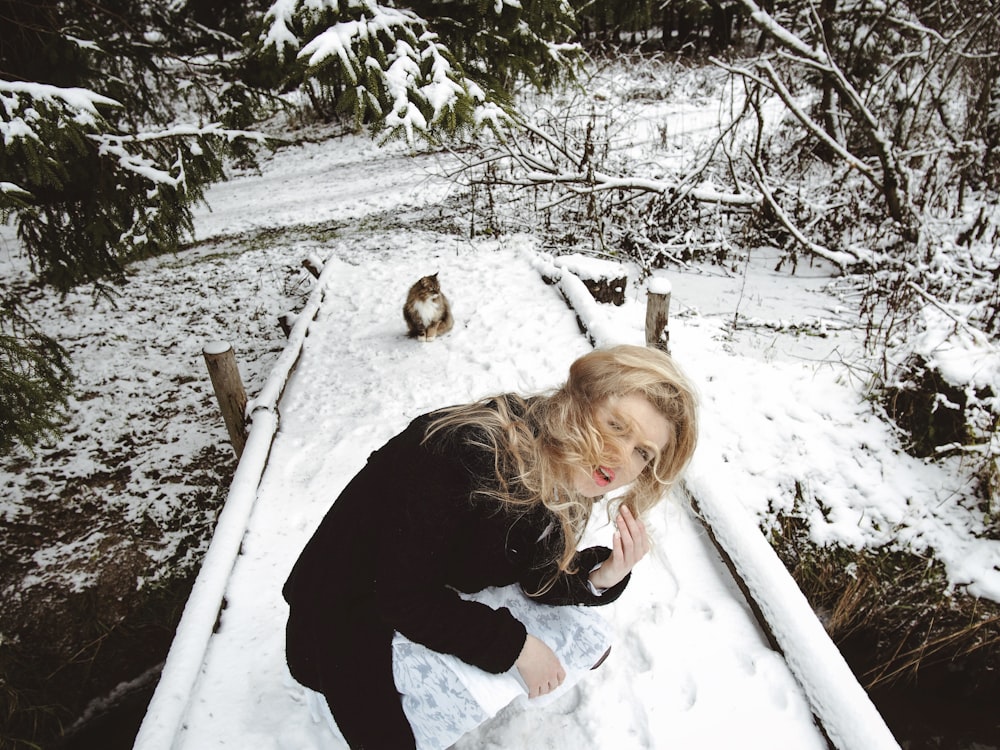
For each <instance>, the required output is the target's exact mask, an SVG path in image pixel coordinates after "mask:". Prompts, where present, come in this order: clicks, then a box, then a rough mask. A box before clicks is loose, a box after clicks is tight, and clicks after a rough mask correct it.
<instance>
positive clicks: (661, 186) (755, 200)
mask: <svg viewBox="0 0 1000 750" xmlns="http://www.w3.org/2000/svg"><path fill="white" fill-rule="evenodd" d="M520 127H522V128H523V129H524V130H525V131H527V132H528V133H530V134H531V135H534V136H535V137H536V138H538V139H540V140H541V141H542V142H543V143H544V144H545V145H547V146H548V147H549V148H550V149H551V151H552V152H553V153H554V154H557V155H559V156H560V157H561V159H560V160H561V161H565V162H568V163H570V164H573V165H578V164H581V163H583V161H584V158H583V155H582V154H576V153H574V152H573V151H572V150H571V149H570V148H569V147H568V146H566V145H564V144H562V143H559V142H558V141H557V140H556V139H555V138H553V137H552V136H551V135H550V134H549V133H547V132H545V131H544V130H542V129H541V128H539V127H537V126H535V125H533V124H531V123H527V122H522V123H520ZM501 148H502V149H503V150H504V155H505V157H508V158H510V159H511V160H513V161H514V163H516V164H517V165H519V166H520V167H521V169H522V173H521V177H520V178H517V177H512V178H510V179H509V180H508V182H509V183H510V184H512V185H518V186H522V187H532V186H540V185H562V186H564V187H565V189H566V191H567V192H566V194H565V195H564V196H563V197H561V198H556V199H554V200H553V201H552V202H550V204H549V206H546V207H545V208H548V207H551V206H552V205H556V204H558V203H560V202H562V201H564V200H567V199H569V198H571V197H575V196H581V195H588V194H596V193H601V192H605V191H613V190H620V191H626V192H637V193H656V194H660V195H673V196H674V197H675V198H677V199H681V198H692V199H694V200H696V201H698V202H701V203H714V204H721V205H726V206H738V207H748V206H756V205H759V204H760V202H761V197H760V196H759V195H756V194H753V193H733V192H726V191H721V190H718V189H716V188H715V187H713V186H712V185H710V184H702V185H700V186H697V187H694V186H688V185H686V184H685V183H683V182H670V181H665V180H656V179H652V178H644V177H616V176H613V175H609V174H605V173H603V172H601V171H599V170H595V169H588V170H586V171H579V170H567V169H565V168H564V167H562V166H560V165H559V164H557V163H555V162H554V161H552V160H550V159H548V158H546V157H544V156H542V155H540V154H538V153H534V152H532V151H531V150H530V149H528V148H526V147H524V146H523V145H522V143H521V141H520V140H519V139H518V138H517V137H516V136H514V135H511V137H510V138H508V140H507V142H506V143H505V144H504V145H503V146H502V147H501Z"/></svg>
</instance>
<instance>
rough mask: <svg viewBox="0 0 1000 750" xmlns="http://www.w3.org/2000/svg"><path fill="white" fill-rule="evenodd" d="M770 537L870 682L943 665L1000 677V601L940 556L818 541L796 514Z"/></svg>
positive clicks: (893, 679)
mask: <svg viewBox="0 0 1000 750" xmlns="http://www.w3.org/2000/svg"><path fill="white" fill-rule="evenodd" d="M771 543H772V545H773V546H774V548H775V550H776V551H777V552H778V555H779V556H780V557H781V559H782V561H783V562H784V563H785V566H786V567H787V568H788V569H789V571H790V572H791V573H792V576H793V577H794V578H795V580H796V582H797V583H798V585H799V588H800V589H801V590H802V592H803V594H805V596H806V598H807V599H808V600H809V602H810V604H811V605H812V607H813V610H814V611H815V612H816V613H817V614H818V616H819V617H820V619H821V620H822V622H823V624H824V626H825V627H826V630H827V632H828V633H829V634H830V636H831V637H832V638H833V640H834V641H835V642H836V643H837V645H838V646H839V647H840V648H841V650H842V651H843V652H844V654H845V657H847V659H848V661H849V662H850V663H851V666H852V668H853V669H854V671H855V673H856V674H857V675H858V677H859V679H860V680H861V682H862V683H863V684H865V686H866V687H868V688H870V689H871V688H875V687H877V686H881V685H891V684H893V683H895V682H896V681H899V680H903V679H907V680H916V679H917V678H918V677H919V676H920V675H921V673H922V672H925V671H926V670H928V669H929V668H932V667H935V666H941V665H947V668H948V670H949V671H963V672H965V673H966V674H967V676H968V677H971V678H972V680H973V681H975V680H986V681H991V682H996V681H997V675H1000V605H998V604H996V603H995V602H990V601H986V600H983V599H979V598H977V597H973V596H970V595H968V594H966V593H964V592H963V591H961V590H954V589H952V588H951V587H950V586H949V585H948V581H947V579H946V577H945V574H944V567H943V565H942V564H941V563H940V562H938V561H936V560H934V559H933V558H931V557H925V556H922V555H919V554H916V553H914V552H910V551H903V550H899V549H893V548H890V547H881V548H876V549H868V548H865V549H861V550H853V549H846V548H843V547H818V546H816V545H815V544H814V543H813V542H811V541H810V540H809V538H808V528H807V526H806V524H805V522H804V521H803V520H802V519H799V518H796V517H792V516H783V517H780V518H779V519H778V523H777V525H776V526H775V527H774V528H773V529H772V532H771Z"/></svg>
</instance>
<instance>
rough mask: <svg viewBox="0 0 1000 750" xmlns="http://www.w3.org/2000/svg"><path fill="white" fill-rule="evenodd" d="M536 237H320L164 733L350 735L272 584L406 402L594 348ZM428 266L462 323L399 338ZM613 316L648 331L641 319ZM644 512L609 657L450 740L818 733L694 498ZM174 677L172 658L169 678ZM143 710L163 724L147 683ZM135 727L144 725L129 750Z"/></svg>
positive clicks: (641, 744)
mask: <svg viewBox="0 0 1000 750" xmlns="http://www.w3.org/2000/svg"><path fill="white" fill-rule="evenodd" d="M530 245H531V242H530V240H528V239H511V240H509V241H504V242H499V243H496V242H491V243H485V244H477V245H476V246H474V247H472V246H468V245H467V244H466V243H464V242H463V241H461V240H457V239H451V240H442V238H441V237H440V236H435V235H428V234H426V233H421V232H408V231H400V232H397V233H394V234H392V235H389V236H387V237H384V238H383V241H382V242H381V243H380V247H382V249H383V252H384V255H383V256H382V257H381V258H380V259H379V260H378V262H371V260H370V259H369V257H368V253H367V252H366V251H370V250H374V248H369V247H364V248H359V247H357V246H354V247H353V248H351V249H347V248H346V247H345V246H344V245H342V244H340V243H335V244H334V246H333V247H332V248H331V254H330V257H329V259H328V260H327V265H328V268H327V269H326V270H325V271H324V275H323V281H324V282H325V283H326V284H327V288H328V291H327V292H326V294H324V295H323V303H322V306H321V308H320V309H319V315H318V317H317V319H316V320H315V321H314V322H313V323H312V324H311V325H310V326H309V334H308V337H306V339H305V342H304V344H303V348H302V355H301V358H300V359H299V362H298V365H297V368H296V370H295V372H294V374H293V376H292V378H291V380H290V382H289V383H288V385H287V387H286V389H285V392H284V396H283V397H282V400H281V402H280V404H279V407H278V411H279V413H280V427H279V429H278V433H277V435H276V438H275V442H274V445H273V448H272V450H271V453H270V456H269V458H268V462H267V468H266V469H265V471H264V475H263V480H262V482H261V484H260V488H259V490H258V491H257V499H256V504H255V506H254V508H253V512H252V515H251V518H250V521H249V526H248V530H247V534H246V536H245V537H244V538H243V539H242V545H241V554H240V556H239V558H238V560H237V563H236V567H235V569H234V571H233V575H232V577H231V578H230V580H229V583H228V585H227V587H226V593H225V597H226V608H225V611H224V612H223V614H222V619H221V622H220V625H219V628H218V631H217V632H216V634H215V635H213V636H212V638H211V641H210V644H209V649H208V653H207V655H206V658H205V663H204V666H203V669H202V673H201V674H200V675H199V678H198V681H197V684H196V686H195V688H194V690H193V692H192V694H191V695H189V696H185V698H186V699H188V700H189V701H190V702H189V704H188V708H187V709H186V710H185V713H184V718H183V730H182V731H181V732H180V734H179V736H178V740H177V745H176V746H178V747H186V748H187V747H189V748H207V747H222V746H224V745H227V744H230V743H233V742H234V741H235V742H236V743H237V744H238V745H240V746H243V747H258V748H267V747H274V748H292V747H296V748H304V747H312V748H340V747H346V746H345V745H344V744H343V741H342V740H340V738H339V737H337V736H336V735H335V734H333V733H332V732H330V731H329V730H328V729H327V727H326V725H325V724H324V723H322V722H319V721H315V720H314V719H313V718H312V717H311V714H310V708H309V706H308V704H307V703H306V701H305V700H304V695H303V691H302V690H301V689H300V688H298V687H297V686H295V685H294V684H292V683H291V682H290V680H289V678H288V676H287V672H286V668H285V664H284V655H283V643H284V641H283V638H284V634H283V624H284V618H285V616H286V614H287V608H286V606H285V605H284V603H283V602H282V600H281V597H280V587H281V584H282V583H283V580H284V578H285V576H286V575H287V573H288V571H289V569H290V568H291V565H292V563H293V562H294V560H295V558H296V556H297V555H298V552H299V551H300V550H301V548H302V546H303V545H304V544H305V542H306V540H307V539H308V537H309V535H310V534H311V532H312V530H313V529H314V528H315V527H316V525H317V524H318V523H319V520H320V519H321V517H322V516H323V514H324V513H325V511H326V509H327V508H328V507H329V504H330V502H331V501H332V500H333V499H334V498H335V497H336V495H337V493H338V492H339V490H340V489H341V488H342V487H343V486H344V485H345V484H346V483H347V481H348V480H349V479H350V478H351V476H352V475H353V474H354V473H355V472H356V471H357V470H358V469H359V468H360V467H361V466H362V465H363V464H364V462H365V460H366V458H367V456H368V454H369V453H370V452H371V451H372V450H374V449H375V448H377V447H379V446H380V445H381V444H382V443H384V442H385V441H386V440H387V439H388V438H389V437H391V436H392V435H393V434H394V433H396V432H398V431H399V430H401V429H402V428H403V427H404V426H405V425H406V423H407V422H408V421H409V420H410V419H412V418H413V417H415V416H416V415H418V414H420V413H422V412H424V411H427V410H429V409H432V408H435V407H437V406H442V405H446V404H450V403H457V402H463V401H468V400H472V399H476V398H479V397H482V396H485V395H489V394H493V393H500V392H505V391H510V390H516V391H522V392H529V393H530V392H536V391H539V390H544V389H546V388H549V387H552V386H555V385H557V384H558V383H559V382H560V380H561V379H563V378H564V377H565V373H566V370H567V368H568V366H569V363H570V362H572V360H573V359H575V358H576V357H577V356H579V355H580V354H582V353H583V352H584V351H586V350H587V349H588V348H589V344H588V343H587V341H586V339H585V338H584V337H583V336H581V334H580V331H579V329H578V327H577V324H576V320H575V317H574V314H573V312H572V311H570V310H569V309H568V308H567V307H566V305H565V304H564V303H563V302H562V300H561V299H560V297H559V295H558V292H557V291H556V290H555V289H554V288H552V287H547V286H546V285H545V284H544V283H543V282H542V280H541V278H540V276H539V274H538V273H537V271H536V270H535V269H534V268H533V266H532V264H531V262H530V260H531V259H530V257H529V253H530V252H531V249H530ZM433 271H438V272H439V274H440V277H439V278H440V279H441V281H442V285H443V287H444V290H445V292H446V294H448V295H449V296H450V298H451V300H452V303H453V309H454V312H455V315H456V319H457V325H456V328H455V330H454V331H453V332H451V333H450V334H448V335H447V336H445V337H444V338H442V339H439V340H436V341H434V342H432V343H429V344H421V343H418V342H416V341H412V340H409V339H407V338H406V337H405V327H404V325H403V320H402V315H401V306H402V300H403V299H405V295H406V290H407V288H408V286H409V285H410V283H412V281H413V280H415V279H416V278H418V277H419V276H421V275H423V274H425V273H427V272H433ZM629 307H630V309H631V310H632V312H633V313H634V312H635V311H636V309H637V308H636V307H635V306H634V305H630V306H629ZM620 333H621V338H622V339H623V340H625V341H629V342H630V343H637V342H641V341H642V336H643V332H642V330H641V327H639V328H636V327H635V326H631V327H623V328H622V329H621V331H620ZM677 334H678V343H677V352H678V355H679V357H680V359H681V360H682V361H684V362H687V361H688V360H689V359H690V360H692V363H693V361H694V359H695V358H694V357H689V356H685V355H682V354H681V352H686V351H687V350H688V349H689V348H691V347H693V346H697V345H700V344H699V342H698V339H699V337H700V335H699V334H698V333H697V332H695V335H694V336H693V337H691V338H690V339H689V337H688V336H687V335H686V334H685V333H684V329H683V327H680V328H679V329H678V331H677ZM595 521H596V522H595V524H594V527H593V529H592V532H591V533H592V536H593V541H595V542H597V541H602V542H603V543H607V537H608V536H609V534H610V533H611V532H610V530H609V528H608V525H607V522H606V520H605V519H603V518H599V519H595ZM650 521H651V526H652V529H653V534H654V536H655V540H656V551H655V553H654V555H653V556H652V557H651V558H650V560H649V561H648V562H647V563H646V564H645V565H644V566H643V569H641V570H640V571H637V574H636V575H635V577H634V582H633V584H632V585H631V586H630V589H629V591H628V592H627V594H626V595H625V596H624V597H623V598H622V599H621V600H620V601H619V602H616V603H615V604H614V605H611V606H610V607H608V608H607V610H608V612H607V614H608V616H609V618H610V620H611V622H612V624H613V626H614V630H615V633H616V643H615V646H614V648H613V657H612V658H611V659H610V660H609V661H608V662H607V663H606V664H605V665H604V666H603V667H601V669H600V670H599V671H598V672H595V673H593V674H592V675H590V676H588V678H587V679H585V681H584V682H583V683H582V684H581V685H579V686H578V687H577V688H576V689H574V690H573V691H571V692H570V693H569V694H567V695H566V696H564V697H563V698H561V699H560V700H559V701H557V702H556V703H554V704H553V705H551V706H548V707H546V708H544V709H537V710H532V709H531V708H529V707H526V706H525V705H523V704H522V703H515V704H513V705H512V706H511V707H509V708H508V709H507V710H505V711H503V712H502V713H501V714H500V715H499V716H498V717H496V718H495V719H494V720H492V721H491V722H489V723H488V724H487V725H486V726H484V727H483V728H481V729H480V730H479V731H477V732H475V733H473V734H470V735H468V736H467V737H466V738H464V739H463V740H461V741H460V742H459V744H458V747H460V748H470V749H471V748H478V747H529V746H530V747H550V748H571V747H579V748H584V747H606V746H609V745H613V746H615V747H635V748H657V747H662V748H667V747H678V746H691V745H694V744H697V745H699V746H704V747H724V746H732V745H735V744H739V745H743V746H753V745H761V744H763V743H764V742H765V741H767V742H769V743H775V744H776V746H778V747H796V748H821V747H824V746H825V743H824V741H823V739H822V736H821V735H820V733H819V731H818V730H817V729H816V727H815V725H814V722H813V718H812V714H811V712H810V706H809V703H808V702H807V700H806V699H805V696H804V695H803V692H802V690H801V688H800V687H799V686H798V684H797V683H796V682H795V680H794V678H793V677H792V674H791V673H790V671H789V669H788V667H787V666H786V665H785V663H784V661H783V660H782V658H781V657H780V656H779V655H778V654H777V653H776V652H774V651H772V650H771V649H770V648H769V646H768V645H767V642H766V640H765V639H764V638H763V636H762V635H761V633H760V632H759V630H758V629H757V626H756V623H755V621H754V620H753V617H752V615H751V614H750V612H749V611H748V608H747V607H746V605H745V603H744V602H743V600H742V596H741V594H740V593H739V591H738V590H737V589H736V587H735V585H734V584H733V583H732V581H731V579H730V578H729V575H728V573H727V571H726V570H725V568H724V567H723V566H722V564H721V563H720V561H719V558H718V555H717V554H716V553H715V550H714V549H713V548H712V546H711V542H710V541H709V540H708V538H707V534H706V532H705V531H704V529H703V528H702V527H701V526H700V525H699V524H698V522H697V521H696V520H695V519H694V518H693V517H692V515H691V513H690V512H689V510H688V509H687V507H686V506H685V505H684V504H683V503H682V502H681V500H680V499H679V498H676V499H673V500H671V501H667V502H665V503H664V504H663V505H662V506H661V508H660V509H659V510H658V511H657V512H656V513H654V514H653V516H652V518H651V519H650ZM192 614H193V615H197V613H196V612H193V613H192ZM207 614H209V615H210V618H211V613H210V612H209V613H207ZM185 616H186V617H187V615H185ZM183 627H184V625H183V624H182V629H183ZM182 635H183V633H182ZM248 654H252V657H251V658H248ZM170 675H171V669H170V667H169V666H168V670H167V671H166V672H165V674H164V678H163V679H164V686H163V690H164V691H165V692H166V691H167V690H168V689H169V688H170V682H171V677H170ZM150 710H151V714H150V716H149V717H148V718H147V721H149V722H150V724H155V722H156V720H157V718H158V717H157V715H156V713H157V711H158V710H159V708H158V704H157V699H154V703H153V704H152V706H151V709H150ZM722 716H725V717H726V720H725V721H720V720H719V718H720V717H722ZM145 742H146V738H144V737H143V735H142V734H140V742H139V745H138V747H146V746H147V745H146V744H144V743H145ZM149 746H153V745H149Z"/></svg>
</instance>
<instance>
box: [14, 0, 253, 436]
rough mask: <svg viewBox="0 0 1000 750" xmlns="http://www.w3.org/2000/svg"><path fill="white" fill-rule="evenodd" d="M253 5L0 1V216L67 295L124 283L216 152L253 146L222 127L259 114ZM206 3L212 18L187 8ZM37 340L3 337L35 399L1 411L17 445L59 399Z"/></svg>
mask: <svg viewBox="0 0 1000 750" xmlns="http://www.w3.org/2000/svg"><path fill="white" fill-rule="evenodd" d="M209 6H211V7H209ZM253 7H254V4H253V3H251V4H249V5H248V4H246V3H242V4H240V3H236V2H233V0H215V1H214V2H205V3H187V4H185V3H170V4H164V3H155V2H134V1H133V0H103V1H102V2H101V3H99V4H94V3H92V2H89V1H88V0H71V1H70V2H64V1H62V0H41V2H37V3H24V2H21V0H0V18H2V19H3V24H4V31H3V34H2V36H0V136H2V138H0V144H2V145H0V175H3V177H2V180H0V220H2V221H8V220H10V219H13V220H14V223H15V224H16V226H17V232H18V237H19V239H20V241H21V249H22V250H23V251H24V252H25V253H26V254H27V257H28V259H29V261H30V263H31V268H32V270H33V271H34V273H35V274H36V276H37V277H38V279H39V280H40V281H42V282H43V283H46V284H50V285H53V286H54V287H56V288H57V289H59V290H62V291H66V290H68V289H70V288H71V287H73V286H74V285H77V284H80V283H94V284H103V283H104V282H105V281H107V280H111V281H113V282H120V281H122V280H124V278H125V274H126V268H127V265H128V263H129V262H131V261H133V260H135V259H138V258H143V257H148V256H150V255H155V254H159V253H163V252H168V251H172V250H175V249H176V248H177V247H178V244H179V242H180V240H181V237H182V236H183V235H184V233H186V232H190V231H191V228H192V225H191V223H192V213H191V208H192V205H193V204H194V203H195V202H197V201H198V200H199V199H201V198H202V195H203V192H204V189H205V187H206V186H207V185H208V184H210V183H211V182H214V181H217V180H219V179H222V177H223V162H224V159H226V158H230V157H232V158H237V159H240V160H242V161H243V162H244V163H245V162H246V161H247V160H248V159H251V158H252V154H253V148H254V146H255V144H256V142H258V141H259V140H260V139H259V138H257V137H255V136H252V135H251V134H248V133H245V132H243V131H241V130H236V129H235V128H246V127H250V126H251V125H252V123H253V122H254V121H255V120H256V119H258V117H259V116H260V115H261V114H262V113H264V112H266V111H267V110H268V102H269V95H266V94H264V93H262V92H260V91H255V90H253V89H251V88H249V87H248V86H246V85H245V84H243V83H241V82H240V81H239V77H238V76H239V74H240V72H241V70H242V68H241V58H240V55H239V53H240V50H241V46H240V41H239V39H238V38H237V36H238V34H239V30H240V29H241V28H246V26H247V23H248V20H247V16H248V13H250V12H251V10H252V9H253ZM207 10H212V11H213V12H219V13H220V17H219V19H218V20H219V21H220V22H222V21H224V22H225V24H227V28H226V29H223V28H222V26H221V25H218V26H216V27H215V28H210V27H209V26H206V25H205V24H204V23H199V22H198V21H197V20H195V19H197V18H201V19H202V20H203V21H207V20H208V18H206V11H207ZM222 11H225V12H224V13H223V12H222ZM208 15H211V14H208ZM27 319H28V316H27V312H26V311H25V312H24V314H23V315H22V317H21V318H20V320H21V323H24V322H25V321H26V320H27ZM41 341H42V339H38V338H37V337H35V338H27V339H26V338H24V337H23V336H22V337H20V338H14V339H11V341H10V343H9V344H8V346H7V347H6V349H5V353H6V357H5V359H4V360H3V362H2V363H0V379H3V381H4V383H5V385H6V383H8V382H9V383H15V382H19V383H21V388H22V389H27V390H23V394H29V393H30V394H31V395H30V396H28V395H24V398H27V399H28V400H29V401H30V403H31V404H33V405H34V406H35V407H37V408H38V410H39V413H38V414H35V415H32V414H30V410H26V409H25V408H24V405H23V404H20V405H19V406H18V407H17V408H16V409H15V408H14V407H13V406H12V407H11V411H9V412H7V411H5V413H4V419H5V420H7V419H10V420H13V421H11V422H10V423H9V424H8V423H7V422H6V421H5V424H4V429H5V434H7V435H11V436H14V439H15V440H16V441H19V442H27V443H29V444H30V443H31V442H32V441H33V440H34V439H36V438H35V437H33V435H34V432H35V431H36V430H38V429H41V430H43V431H45V430H48V429H51V428H52V427H54V425H55V424H56V420H54V418H53V419H49V418H48V417H45V416H44V415H43V413H42V412H43V411H44V409H43V407H44V405H45V404H49V405H55V404H58V403H60V402H61V400H62V399H64V397H65V394H64V392H62V391H60V390H59V389H58V388H56V387H55V386H56V383H57V381H59V378H56V377H55V375H54V373H56V372H58V371H60V370H61V368H64V367H65V365H66V361H65V356H64V355H62V354H61V355H60V357H61V358H57V359H56V360H54V362H53V366H52V367H53V369H52V370H50V371H46V370H45V368H43V367H41V358H42V357H43V355H44V356H55V354H56V352H57V350H56V349H55V348H53V346H48V347H47V348H46V346H42V344H41V343H40V342H41ZM49 343H53V342H49ZM19 378H20V380H19ZM32 384H33V385H34V386H37V388H33V389H32V388H29V386H30V385H32ZM46 391H48V395H46V394H45V392H46ZM23 394H22V395H23ZM6 397H8V394H7V393H6V391H5V398H6ZM10 398H11V399H12V403H20V402H17V399H16V398H14V396H13V395H11V396H10ZM5 408H6V407H5ZM10 444H11V443H10V441H9V440H8V441H5V443H4V445H3V446H0V448H2V449H7V448H9V447H10Z"/></svg>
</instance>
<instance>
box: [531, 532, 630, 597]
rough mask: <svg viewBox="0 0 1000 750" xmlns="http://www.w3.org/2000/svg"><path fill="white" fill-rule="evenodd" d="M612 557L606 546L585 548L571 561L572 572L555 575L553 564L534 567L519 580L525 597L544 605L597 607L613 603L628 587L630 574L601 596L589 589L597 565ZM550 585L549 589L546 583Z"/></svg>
mask: <svg viewBox="0 0 1000 750" xmlns="http://www.w3.org/2000/svg"><path fill="white" fill-rule="evenodd" d="M609 557H611V550H610V549H608V548H607V547H587V548H586V549H582V550H579V551H578V552H577V553H576V556H575V557H574V558H573V565H572V568H571V569H572V570H574V571H576V572H574V573H566V572H561V573H558V574H557V575H556V576H555V580H554V581H553V574H554V573H555V571H556V565H555V563H552V564H550V565H547V566H544V567H541V568H537V569H535V570H533V571H532V572H531V574H530V575H528V576H527V577H525V578H523V579H522V580H521V588H522V589H523V590H524V593H526V594H527V595H528V596H530V597H532V598H533V599H534V600H535V601H538V602H541V603H543V604H556V605H564V604H583V605H586V606H588V607H596V606H600V605H602V604H610V603H611V602H613V601H615V600H616V599H617V598H618V597H619V596H621V595H622V592H624V591H625V587H626V586H628V582H629V578H631V575H632V574H631V573H629V574H628V575H627V576H625V578H623V579H622V580H621V581H619V582H618V583H616V584H615V585H614V586H612V587H611V588H609V589H605V590H604V591H603V592H601V593H600V594H595V593H594V592H593V590H592V589H591V588H590V574H591V572H592V571H593V570H594V568H596V567H597V566H598V565H600V564H601V563H603V562H604V561H605V560H607V559H608V558H609ZM550 581H552V585H551V586H549V585H548V584H549V582H550Z"/></svg>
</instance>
